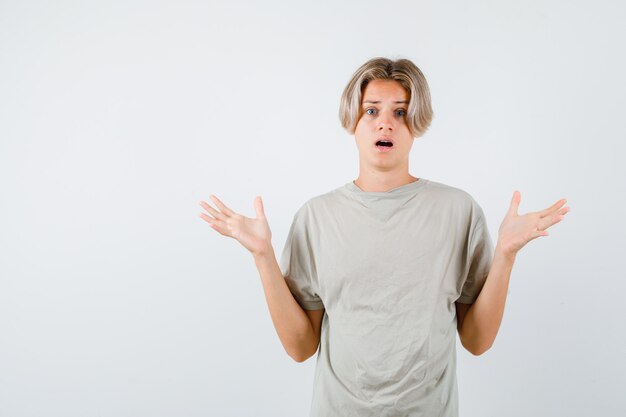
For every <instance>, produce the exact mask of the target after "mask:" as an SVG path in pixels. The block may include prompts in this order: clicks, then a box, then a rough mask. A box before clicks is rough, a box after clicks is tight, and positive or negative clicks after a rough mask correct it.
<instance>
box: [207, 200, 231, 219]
mask: <svg viewBox="0 0 626 417" xmlns="http://www.w3.org/2000/svg"><path fill="white" fill-rule="evenodd" d="M200 205H201V206H202V208H204V209H205V210H206V211H208V212H209V213H211V215H212V216H213V217H215V218H217V219H220V220H223V221H225V220H226V219H227V217H226V216H225V215H224V214H223V213H220V212H219V211H217V210H215V209H214V208H213V207H211V205H210V204H209V203H207V202H205V201H201V202H200Z"/></svg>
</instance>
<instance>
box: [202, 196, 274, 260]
mask: <svg viewBox="0 0 626 417" xmlns="http://www.w3.org/2000/svg"><path fill="white" fill-rule="evenodd" d="M210 197H211V200H212V201H213V203H215V205H216V206H217V207H218V209H219V210H216V209H215V208H213V207H211V206H210V205H209V204H208V203H206V202H205V201H201V202H200V206H202V207H203V208H204V209H205V210H206V211H208V212H209V213H210V214H211V215H210V216H209V215H207V214H206V213H200V217H201V218H202V219H204V220H205V221H206V222H207V223H209V225H211V227H212V228H213V229H215V230H217V231H218V232H219V233H220V234H221V235H223V236H228V237H232V238H233V239H235V240H237V241H238V242H239V243H241V244H242V245H243V246H244V247H245V248H246V249H248V250H249V251H250V252H251V253H252V254H256V253H262V252H264V251H267V250H268V249H269V248H271V246H272V244H271V241H272V232H271V231H270V227H269V224H268V222H267V219H266V217H265V213H264V210H263V201H262V200H261V197H260V196H259V197H256V198H255V199H254V208H255V211H256V218H254V219H253V218H250V217H246V216H243V215H241V214H239V213H236V212H234V211H233V210H231V209H230V208H228V207H227V206H226V205H225V204H224V203H222V201H221V200H220V199H219V198H217V197H216V196H214V195H211V196H210Z"/></svg>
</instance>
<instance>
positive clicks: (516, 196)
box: [509, 191, 522, 215]
mask: <svg viewBox="0 0 626 417" xmlns="http://www.w3.org/2000/svg"><path fill="white" fill-rule="evenodd" d="M521 199H522V195H521V194H520V192H519V191H513V198H511V206H510V207H509V214H515V215H517V209H518V208H519V203H520V200H521Z"/></svg>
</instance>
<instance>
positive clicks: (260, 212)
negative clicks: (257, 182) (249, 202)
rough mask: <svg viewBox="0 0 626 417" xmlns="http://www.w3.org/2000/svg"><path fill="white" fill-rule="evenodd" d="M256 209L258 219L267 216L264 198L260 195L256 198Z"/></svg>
mask: <svg viewBox="0 0 626 417" xmlns="http://www.w3.org/2000/svg"><path fill="white" fill-rule="evenodd" d="M254 209H255V212H256V218H257V219H264V218H265V210H264V209H263V200H262V199H261V196H260V195H259V196H257V197H256V198H255V199H254Z"/></svg>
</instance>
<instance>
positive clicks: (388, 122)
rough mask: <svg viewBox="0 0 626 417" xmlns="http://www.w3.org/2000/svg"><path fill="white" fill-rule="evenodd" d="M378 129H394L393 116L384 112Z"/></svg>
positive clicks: (379, 120) (382, 130)
mask: <svg viewBox="0 0 626 417" xmlns="http://www.w3.org/2000/svg"><path fill="white" fill-rule="evenodd" d="M378 130H379V131H381V132H384V131H385V130H389V131H391V130H393V117H391V116H390V115H389V114H388V113H387V112H382V113H381V115H380V118H379V119H378Z"/></svg>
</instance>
